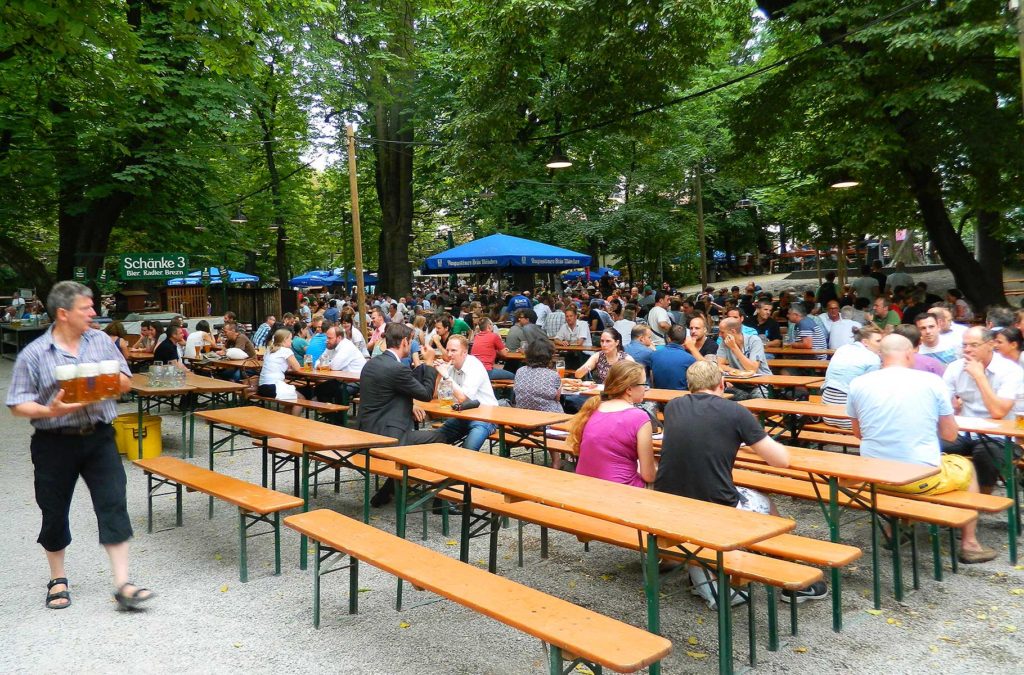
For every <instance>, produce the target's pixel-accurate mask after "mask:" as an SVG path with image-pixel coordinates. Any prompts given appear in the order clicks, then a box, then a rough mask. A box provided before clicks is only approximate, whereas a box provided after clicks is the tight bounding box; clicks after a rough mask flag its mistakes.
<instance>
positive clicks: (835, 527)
mask: <svg viewBox="0 0 1024 675" xmlns="http://www.w3.org/2000/svg"><path fill="white" fill-rule="evenodd" d="M871 499H872V505H874V488H873V487H872V492H871ZM828 531H829V536H830V538H831V540H832V541H833V542H834V543H839V479H838V478H836V477H835V476H829V479H828ZM829 575H830V576H831V577H832V630H833V631H835V632H837V633H838V632H840V631H842V630H843V578H842V576H841V575H840V573H839V568H837V567H833V568H831V569H830V570H829ZM793 606H794V607H796V603H795V602H794V603H793ZM794 627H795V626H794Z"/></svg>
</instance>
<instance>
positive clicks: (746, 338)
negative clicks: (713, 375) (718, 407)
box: [718, 319, 772, 400]
mask: <svg viewBox="0 0 1024 675" xmlns="http://www.w3.org/2000/svg"><path fill="white" fill-rule="evenodd" d="M718 335H719V336H720V337H721V338H722V344H720V345H719V346H718V365H719V367H720V368H722V370H723V371H726V372H728V371H729V370H752V371H754V372H756V373H757V374H758V375H771V374H772V370H771V368H769V367H768V360H767V358H765V355H764V343H762V342H761V338H759V337H757V336H756V335H744V334H743V323H742V322H741V321H740V320H739V319H722V321H721V322H719V324H718ZM730 391H732V393H733V397H734V398H737V399H740V400H742V399H746V398H764V392H763V391H762V390H761V388H760V387H758V386H752V385H737V384H733V385H732V387H731V388H730Z"/></svg>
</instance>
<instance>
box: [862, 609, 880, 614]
mask: <svg viewBox="0 0 1024 675" xmlns="http://www.w3.org/2000/svg"><path fill="white" fill-rule="evenodd" d="M864 611H865V612H867V613H868V614H870V615H871V616H878V615H879V614H881V613H882V610H880V609H865V610H864Z"/></svg>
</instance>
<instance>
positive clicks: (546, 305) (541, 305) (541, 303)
mask: <svg viewBox="0 0 1024 675" xmlns="http://www.w3.org/2000/svg"><path fill="white" fill-rule="evenodd" d="M550 302H551V296H549V295H548V294H547V293H541V295H540V297H539V298H538V302H537V304H536V305H534V306H533V311H534V313H535V314H536V315H537V321H535V322H534V323H536V324H537V325H538V326H543V325H544V319H546V318H547V316H548V314H550V313H551V307H550Z"/></svg>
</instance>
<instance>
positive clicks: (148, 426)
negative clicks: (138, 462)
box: [114, 413, 164, 459]
mask: <svg viewBox="0 0 1024 675" xmlns="http://www.w3.org/2000/svg"><path fill="white" fill-rule="evenodd" d="M160 421H161V418H160V417H159V416H157V415H145V416H143V418H142V457H143V459H149V458H151V457H159V456H160V454H161V453H162V452H163V451H164V447H163V441H162V439H161V437H160ZM114 439H115V442H116V443H117V451H118V452H119V453H121V454H122V455H127V456H128V459H138V458H139V416H138V414H137V413H125V414H124V415H118V416H117V417H116V418H115V419H114Z"/></svg>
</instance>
